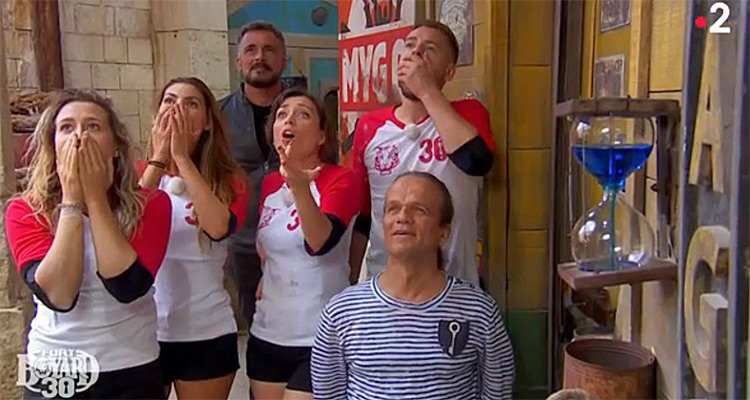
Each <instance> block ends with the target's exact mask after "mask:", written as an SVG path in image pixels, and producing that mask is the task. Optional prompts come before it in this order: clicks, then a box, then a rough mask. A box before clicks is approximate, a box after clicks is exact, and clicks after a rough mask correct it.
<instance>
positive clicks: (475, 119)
mask: <svg viewBox="0 0 750 400" xmlns="http://www.w3.org/2000/svg"><path fill="white" fill-rule="evenodd" d="M453 107H454V108H455V109H456V112H458V114H459V115H460V116H461V117H463V119H465V120H466V121H468V122H469V123H470V124H472V125H474V128H475V129H476V130H477V132H478V133H479V136H480V137H481V138H482V139H483V140H484V142H485V143H486V144H487V147H489V148H490V151H493V152H494V151H495V141H494V140H493V139H492V127H491V125H490V114H489V113H488V112H487V109H486V108H484V105H483V104H482V103H481V102H479V100H475V99H468V100H461V101H457V102H454V103H453Z"/></svg>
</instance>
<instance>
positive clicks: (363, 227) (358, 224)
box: [354, 215, 372, 238]
mask: <svg viewBox="0 0 750 400" xmlns="http://www.w3.org/2000/svg"><path fill="white" fill-rule="evenodd" d="M370 225H372V217H371V216H369V215H358V216H357V219H356V220H355V221H354V230H355V231H356V232H359V233H361V234H363V235H365V237H368V238H369V237H370Z"/></svg>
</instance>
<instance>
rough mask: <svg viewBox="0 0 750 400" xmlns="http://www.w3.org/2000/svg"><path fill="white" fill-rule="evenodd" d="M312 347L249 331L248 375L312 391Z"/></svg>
mask: <svg viewBox="0 0 750 400" xmlns="http://www.w3.org/2000/svg"><path fill="white" fill-rule="evenodd" d="M311 350H312V347H288V346H279V345H277V344H273V343H269V342H266V341H265V340H261V339H258V338H256V337H255V336H253V335H250V339H248V341H247V377H248V378H250V379H252V380H256V381H261V382H275V383H282V382H283V383H286V388H287V389H290V390H297V391H300V392H307V393H312V380H311V378H310V353H311Z"/></svg>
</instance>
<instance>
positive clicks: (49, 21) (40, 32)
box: [30, 0, 65, 92]
mask: <svg viewBox="0 0 750 400" xmlns="http://www.w3.org/2000/svg"><path fill="white" fill-rule="evenodd" d="M30 3H31V41H32V46H33V48H34V59H35V60H36V74H37V79H38V81H39V90H40V91H42V92H47V91H50V90H53V89H62V88H63V87H65V86H64V80H63V64H62V48H61V46H60V16H59V11H58V2H57V0H31V1H30Z"/></svg>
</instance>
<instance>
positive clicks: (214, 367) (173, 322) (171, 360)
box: [141, 77, 248, 399]
mask: <svg viewBox="0 0 750 400" xmlns="http://www.w3.org/2000/svg"><path fill="white" fill-rule="evenodd" d="M148 156H149V158H148V162H147V163H142V164H141V169H142V170H143V175H142V177H141V185H142V186H145V187H159V188H161V189H163V190H165V191H166V192H167V193H169V195H170V197H171V199H172V204H173V205H174V213H173V216H172V232H171V237H170V240H169V247H168V249H167V255H166V257H165V259H164V265H163V266H162V268H161V272H160V273H159V276H158V277H157V278H156V283H155V287H156V293H155V297H156V307H157V313H158V316H159V331H158V333H159V343H160V344H161V351H162V352H161V364H162V368H163V371H164V379H165V383H166V384H168V385H171V384H172V383H174V386H175V390H176V392H177V397H178V398H198V399H226V398H227V397H228V396H229V391H230V389H231V387H232V382H233V380H234V374H235V373H236V371H237V369H238V368H239V361H238V357H237V323H236V322H235V319H234V313H233V312H232V307H231V305H230V300H229V295H228V293H227V292H226V290H225V289H224V271H223V265H224V263H225V262H226V259H227V251H228V249H227V241H226V239H227V238H228V237H229V236H230V235H231V234H232V233H234V232H235V230H236V229H237V227H239V226H242V223H243V222H244V220H245V216H246V215H247V211H246V207H247V206H246V203H247V188H248V185H246V184H245V182H244V181H245V179H244V175H243V173H242V171H241V169H240V167H239V166H238V165H237V164H236V162H235V161H234V159H233V158H232V157H231V155H230V153H229V144H228V139H227V132H226V129H225V128H224V123H223V122H222V117H221V114H220V111H219V109H218V106H217V104H216V99H215V98H214V96H213V94H212V93H211V91H210V90H209V89H208V87H207V86H206V85H205V84H204V83H203V82H202V81H201V80H199V79H197V78H192V77H189V78H176V79H172V80H171V81H169V82H168V83H167V84H166V85H165V86H164V89H162V91H161V95H160V96H159V109H158V112H157V116H156V120H155V122H154V126H153V130H152V136H151V142H150V145H149V150H148Z"/></svg>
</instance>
